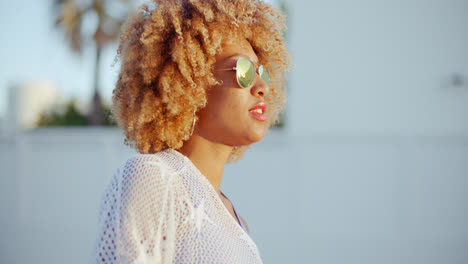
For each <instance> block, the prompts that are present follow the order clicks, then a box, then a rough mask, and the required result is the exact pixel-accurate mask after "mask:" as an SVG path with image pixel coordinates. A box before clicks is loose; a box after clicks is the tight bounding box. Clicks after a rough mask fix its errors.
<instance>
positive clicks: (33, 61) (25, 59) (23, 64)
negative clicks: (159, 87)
mask: <svg viewBox="0 0 468 264" xmlns="http://www.w3.org/2000/svg"><path fill="white" fill-rule="evenodd" d="M50 3H51V1H32V0H17V1H8V2H5V3H4V4H2V8H1V9H0V32H1V34H2V38H3V41H2V42H1V43H0V45H1V48H0V57H1V58H2V63H1V64H0V117H2V116H4V115H5V113H6V110H7V109H6V108H7V91H8V87H10V86H12V85H16V84H21V83H27V82H36V81H47V82H53V83H54V84H55V85H57V88H58V89H59V92H60V97H61V100H67V99H69V98H71V97H77V98H79V99H81V100H84V101H88V98H90V95H91V93H92V87H93V85H92V81H93V80H92V78H93V71H94V50H93V46H92V45H91V46H88V47H87V48H85V49H84V50H83V54H82V55H78V54H75V53H73V52H71V49H70V48H69V47H68V44H67V43H66V41H65V37H64V35H63V34H62V32H60V31H59V30H58V29H57V28H56V27H54V17H53V16H52V9H51V4H50ZM25 7H27V8H25ZM116 48H117V45H113V46H110V47H108V48H107V49H106V50H105V51H104V54H103V55H102V61H101V73H102V76H101V80H100V84H101V92H102V95H103V97H104V98H105V99H106V100H109V99H110V96H111V94H112V86H113V83H114V82H115V80H116V78H117V68H118V67H117V66H118V65H116V66H115V67H111V64H112V62H113V59H114V54H115V50H116Z"/></svg>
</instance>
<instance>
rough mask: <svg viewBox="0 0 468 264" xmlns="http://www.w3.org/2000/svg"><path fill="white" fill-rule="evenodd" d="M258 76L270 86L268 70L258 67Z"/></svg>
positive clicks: (261, 66)
mask: <svg viewBox="0 0 468 264" xmlns="http://www.w3.org/2000/svg"><path fill="white" fill-rule="evenodd" d="M258 74H260V78H262V80H263V81H264V82H265V83H266V84H267V85H268V86H270V76H269V75H268V70H267V69H266V68H265V67H264V66H263V65H260V67H259V68H258Z"/></svg>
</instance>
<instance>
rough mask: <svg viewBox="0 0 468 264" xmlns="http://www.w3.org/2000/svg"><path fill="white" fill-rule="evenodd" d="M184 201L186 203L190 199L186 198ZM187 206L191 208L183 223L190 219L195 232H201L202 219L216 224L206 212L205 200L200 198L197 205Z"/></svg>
mask: <svg viewBox="0 0 468 264" xmlns="http://www.w3.org/2000/svg"><path fill="white" fill-rule="evenodd" d="M185 202H187V203H188V204H190V203H191V202H190V200H188V201H187V200H186V201H185ZM189 208H191V210H190V213H189V215H188V217H187V218H186V220H185V221H184V222H183V223H186V222H187V221H190V222H191V223H192V224H193V225H194V227H195V232H197V233H200V232H201V229H202V225H203V221H206V222H209V223H211V224H212V225H216V224H215V223H214V222H213V220H211V218H210V217H209V216H208V214H207V213H206V212H207V210H206V200H202V201H201V202H200V203H199V204H198V206H195V205H193V206H189Z"/></svg>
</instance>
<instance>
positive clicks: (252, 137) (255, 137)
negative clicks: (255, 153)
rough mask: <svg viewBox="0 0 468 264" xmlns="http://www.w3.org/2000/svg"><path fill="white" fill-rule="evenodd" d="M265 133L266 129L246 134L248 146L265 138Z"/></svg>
mask: <svg viewBox="0 0 468 264" xmlns="http://www.w3.org/2000/svg"><path fill="white" fill-rule="evenodd" d="M265 133H266V129H262V130H256V131H252V132H251V133H249V134H248V141H250V144H252V143H255V142H258V141H260V140H262V138H263V137H264V136H265Z"/></svg>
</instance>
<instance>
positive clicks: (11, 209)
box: [0, 128, 468, 264]
mask: <svg viewBox="0 0 468 264" xmlns="http://www.w3.org/2000/svg"><path fill="white" fill-rule="evenodd" d="M0 146H1V147H0V166H1V167H2V185H0V186H1V187H0V198H1V199H0V206H1V208H0V210H1V212H2V217H1V223H0V224H1V225H2V226H3V227H4V232H5V233H4V235H2V238H1V240H0V241H1V247H0V248H1V251H0V256H1V257H0V260H1V261H0V262H1V263H63V262H67V263H85V262H86V261H87V257H88V255H89V254H90V251H91V247H92V245H93V243H94V238H95V235H96V228H97V225H96V224H97V210H98V204H99V199H100V195H101V194H102V192H103V190H104V187H105V186H106V184H107V182H108V180H109V179H110V177H111V176H112V174H113V173H114V172H115V171H116V170H117V168H118V167H119V166H120V165H121V163H122V162H123V161H124V160H125V158H126V157H128V156H129V155H130V154H131V153H133V151H131V150H130V149H128V148H127V147H125V146H123V144H122V137H121V135H120V131H119V130H118V129H103V128H100V129H99V128H93V129H76V128H75V129H40V130H36V131H33V132H27V133H26V132H23V133H21V134H18V135H17V136H15V137H11V138H6V137H4V138H2V139H1V140H0ZM467 154H468V137H467V136H465V137H458V138H456V137H431V136H425V137H412V136H400V137H397V136H372V135H362V136H356V135H342V136H334V135H315V136H308V137H290V136H288V135H287V134H286V133H284V131H271V133H270V134H269V135H267V137H266V138H265V139H264V141H262V142H261V143H258V144H256V145H254V146H253V147H252V149H251V150H250V151H248V152H247V154H246V156H245V158H244V160H242V161H241V162H239V163H237V164H234V165H229V166H228V167H227V168H226V171H225V176H224V179H223V184H222V189H223V192H225V193H226V195H228V197H230V199H231V200H232V201H233V203H234V205H235V207H236V209H237V210H238V212H239V213H240V214H241V215H242V216H243V217H244V218H245V219H246V220H247V222H248V224H249V226H250V228H251V230H252V234H251V235H252V238H253V239H254V241H256V243H257V245H258V247H259V249H260V252H261V254H262V257H263V259H264V262H265V263H411V264H415V263H421V264H423V263H424V264H427V263H444V264H447V263H466V260H467V259H468V253H467V251H466V246H467V238H468V226H467V225H466V223H467V222H468V203H467V195H466V189H467V187H468V177H467V172H468V155H467Z"/></svg>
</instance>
